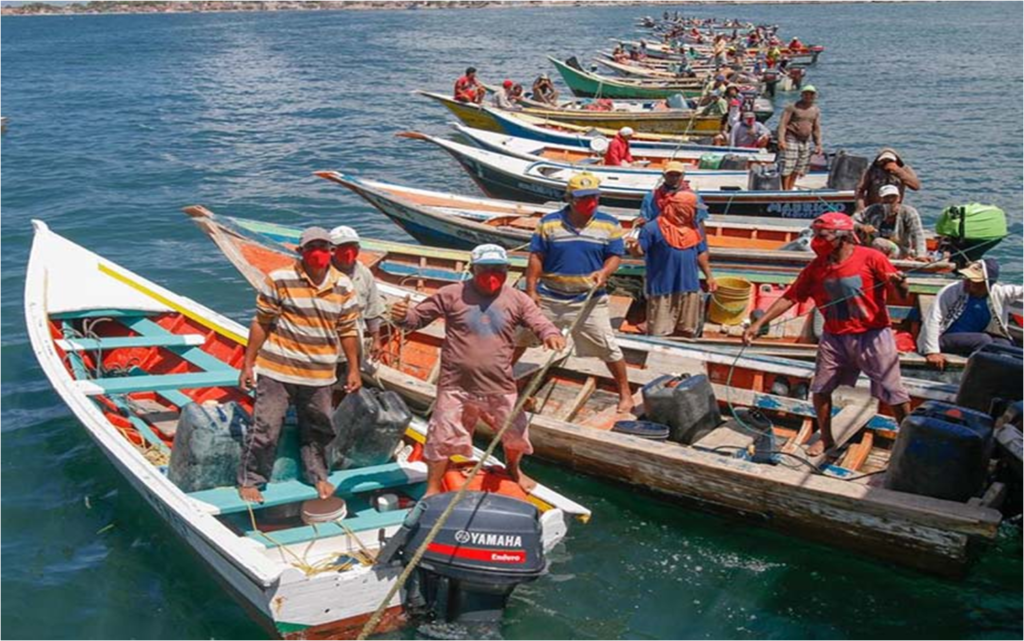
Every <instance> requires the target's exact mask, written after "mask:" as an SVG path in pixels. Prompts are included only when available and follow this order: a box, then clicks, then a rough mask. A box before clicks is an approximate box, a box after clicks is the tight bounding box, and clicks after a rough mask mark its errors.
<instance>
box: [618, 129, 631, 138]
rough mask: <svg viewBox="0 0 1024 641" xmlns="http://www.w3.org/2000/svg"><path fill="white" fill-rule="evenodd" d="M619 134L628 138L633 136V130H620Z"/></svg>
mask: <svg viewBox="0 0 1024 641" xmlns="http://www.w3.org/2000/svg"><path fill="white" fill-rule="evenodd" d="M619 134H620V135H622V136H625V137H626V138H628V137H630V136H632V135H633V128H632V127H623V128H622V129H619Z"/></svg>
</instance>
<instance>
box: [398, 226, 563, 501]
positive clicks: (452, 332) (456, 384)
mask: <svg viewBox="0 0 1024 641" xmlns="http://www.w3.org/2000/svg"><path fill="white" fill-rule="evenodd" d="M470 265H471V268H472V271H473V279H472V280H470V281H467V282H463V283H457V284H454V285H447V286H445V287H442V288H441V289H439V290H438V291H437V293H436V294H434V295H433V296H431V297H430V298H428V299H426V300H424V301H423V302H421V303H420V304H418V305H416V306H415V307H413V308H412V309H410V308H409V305H408V303H407V302H404V301H402V302H398V303H395V304H394V306H392V308H391V318H392V320H393V321H394V322H395V323H397V324H399V325H401V326H402V327H404V328H406V329H410V330H415V329H419V328H421V327H425V326H426V325H429V324H430V323H431V322H432V321H434V320H435V319H438V318H442V319H444V324H445V338H444V343H443V344H442V346H441V374H440V378H439V379H438V384H437V399H436V401H435V404H434V413H433V414H432V416H431V418H430V425H429V427H428V429H427V442H426V446H425V447H424V449H423V459H424V460H425V461H426V463H427V492H426V495H427V496H430V495H433V494H438V493H440V492H441V491H442V489H443V488H442V485H441V482H442V479H443V478H444V474H445V472H446V471H447V469H448V462H449V460H450V458H451V457H452V456H455V455H461V456H466V457H470V456H472V455H473V442H472V437H473V429H474V428H475V427H476V424H477V421H478V420H483V421H484V422H485V423H487V424H488V425H490V426H491V428H492V429H494V430H495V431H497V430H499V429H501V427H502V425H504V423H505V421H507V420H509V416H510V414H511V412H512V410H513V409H514V408H515V405H516V397H517V390H516V379H515V377H514V376H513V375H512V363H513V360H512V356H513V353H514V352H515V338H516V332H517V330H518V329H519V328H520V327H526V328H529V329H530V330H531V331H533V332H534V333H536V334H537V335H538V336H540V337H541V340H542V341H543V342H544V346H545V347H546V348H548V349H552V350H562V349H564V348H565V339H564V338H563V337H562V335H561V333H559V331H558V328H556V327H555V326H554V325H553V324H552V323H551V321H549V320H548V319H547V318H545V317H544V315H543V314H542V313H541V311H540V310H539V309H537V306H536V305H535V304H534V303H533V301H532V300H530V297H529V296H527V295H526V294H524V293H522V292H520V291H519V290H518V289H516V288H514V287H506V286H505V281H506V279H507V278H508V267H509V261H508V255H507V254H506V252H505V250H504V249H503V248H502V247H500V246H498V245H480V246H479V247H477V248H476V249H474V250H473V252H472V254H471V257H470ZM511 420H512V424H511V427H509V429H508V430H506V431H505V434H504V436H503V437H502V448H503V449H504V450H505V465H506V468H507V469H508V472H509V475H511V476H512V478H513V479H515V480H516V482H517V483H519V485H520V486H521V487H522V488H523V489H524V490H526V491H530V490H532V489H533V488H534V487H535V486H536V483H535V482H534V481H533V480H532V479H530V478H529V477H527V476H526V475H525V474H524V473H523V472H522V469H521V468H520V461H521V460H522V458H523V455H525V454H530V453H531V452H533V446H532V445H531V444H530V437H529V433H528V429H527V428H528V425H529V421H528V420H527V418H526V414H524V413H523V412H522V411H520V412H519V413H518V414H516V415H515V416H514V417H512V419H511Z"/></svg>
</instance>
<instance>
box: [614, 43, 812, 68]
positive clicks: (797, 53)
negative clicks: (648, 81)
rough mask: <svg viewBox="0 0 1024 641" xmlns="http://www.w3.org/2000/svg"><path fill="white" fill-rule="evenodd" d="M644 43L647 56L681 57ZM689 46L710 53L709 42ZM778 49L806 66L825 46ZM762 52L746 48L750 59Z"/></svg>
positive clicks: (665, 47)
mask: <svg viewBox="0 0 1024 641" xmlns="http://www.w3.org/2000/svg"><path fill="white" fill-rule="evenodd" d="M616 42H619V43H620V44H621V45H623V46H625V47H634V48H637V49H639V48H640V41H628V40H626V41H620V40H617V41H616ZM646 44H647V47H646V49H647V55H648V57H651V58H659V59H663V60H678V59H681V58H682V54H680V53H679V51H677V50H675V49H673V48H672V47H670V46H668V45H666V44H663V43H660V42H648V43H646ZM690 46H693V47H694V48H695V49H697V51H698V52H700V53H703V54H710V53H711V50H712V47H711V45H710V44H695V43H687V45H686V47H687V48H690ZM779 51H780V52H781V53H782V55H783V56H785V57H787V58H789V61H790V64H792V65H800V66H808V65H813V64H815V63H817V62H818V57H819V56H820V55H821V53H822V52H823V51H825V47H824V46H822V45H808V46H807V47H806V48H804V49H799V50H791V49H789V47H779ZM762 53H763V52H761V51H759V50H758V49H747V57H748V58H751V59H752V58H756V57H757V56H759V55H761V54H762Z"/></svg>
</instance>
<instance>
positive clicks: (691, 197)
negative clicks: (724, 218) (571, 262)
mask: <svg viewBox="0 0 1024 641" xmlns="http://www.w3.org/2000/svg"><path fill="white" fill-rule="evenodd" d="M697 205H698V200H697V194H695V193H693V192H692V191H689V190H679V191H675V192H673V193H672V194H671V195H670V196H669V197H668V198H667V200H666V201H665V202H664V203H663V205H662V209H661V214H660V215H659V216H658V217H657V219H655V220H652V221H650V222H648V223H647V224H645V225H644V226H643V227H642V228H641V229H640V234H639V236H638V237H637V238H636V239H630V240H629V241H627V246H628V247H629V250H630V253H632V254H633V255H634V256H637V257H640V256H643V257H644V261H645V263H646V266H647V276H646V278H645V293H646V294H647V334H648V335H650V336H672V335H677V336H685V337H687V338H693V337H694V336H697V335H698V333H699V330H700V322H701V308H702V306H701V291H700V277H699V275H698V270H699V271H701V272H704V277H705V279H706V280H707V286H708V291H709V292H713V291H715V290H716V289H718V286H717V285H716V283H715V278H714V276H712V275H711V266H710V264H709V261H708V245H707V239H706V238H705V237H704V232H703V226H702V225H701V224H700V223H699V222H698V221H699V220H700V219H699V218H698V215H699V213H700V211H701V210H700V209H698V207H697Z"/></svg>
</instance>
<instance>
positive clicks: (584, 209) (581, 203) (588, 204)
mask: <svg viewBox="0 0 1024 641" xmlns="http://www.w3.org/2000/svg"><path fill="white" fill-rule="evenodd" d="M573 211H575V212H576V213H577V214H579V215H580V216H582V217H583V218H585V219H586V220H590V219H591V218H593V217H594V212H595V211H597V196H584V197H583V198H578V199H577V200H576V201H575V202H574V203H573Z"/></svg>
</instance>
